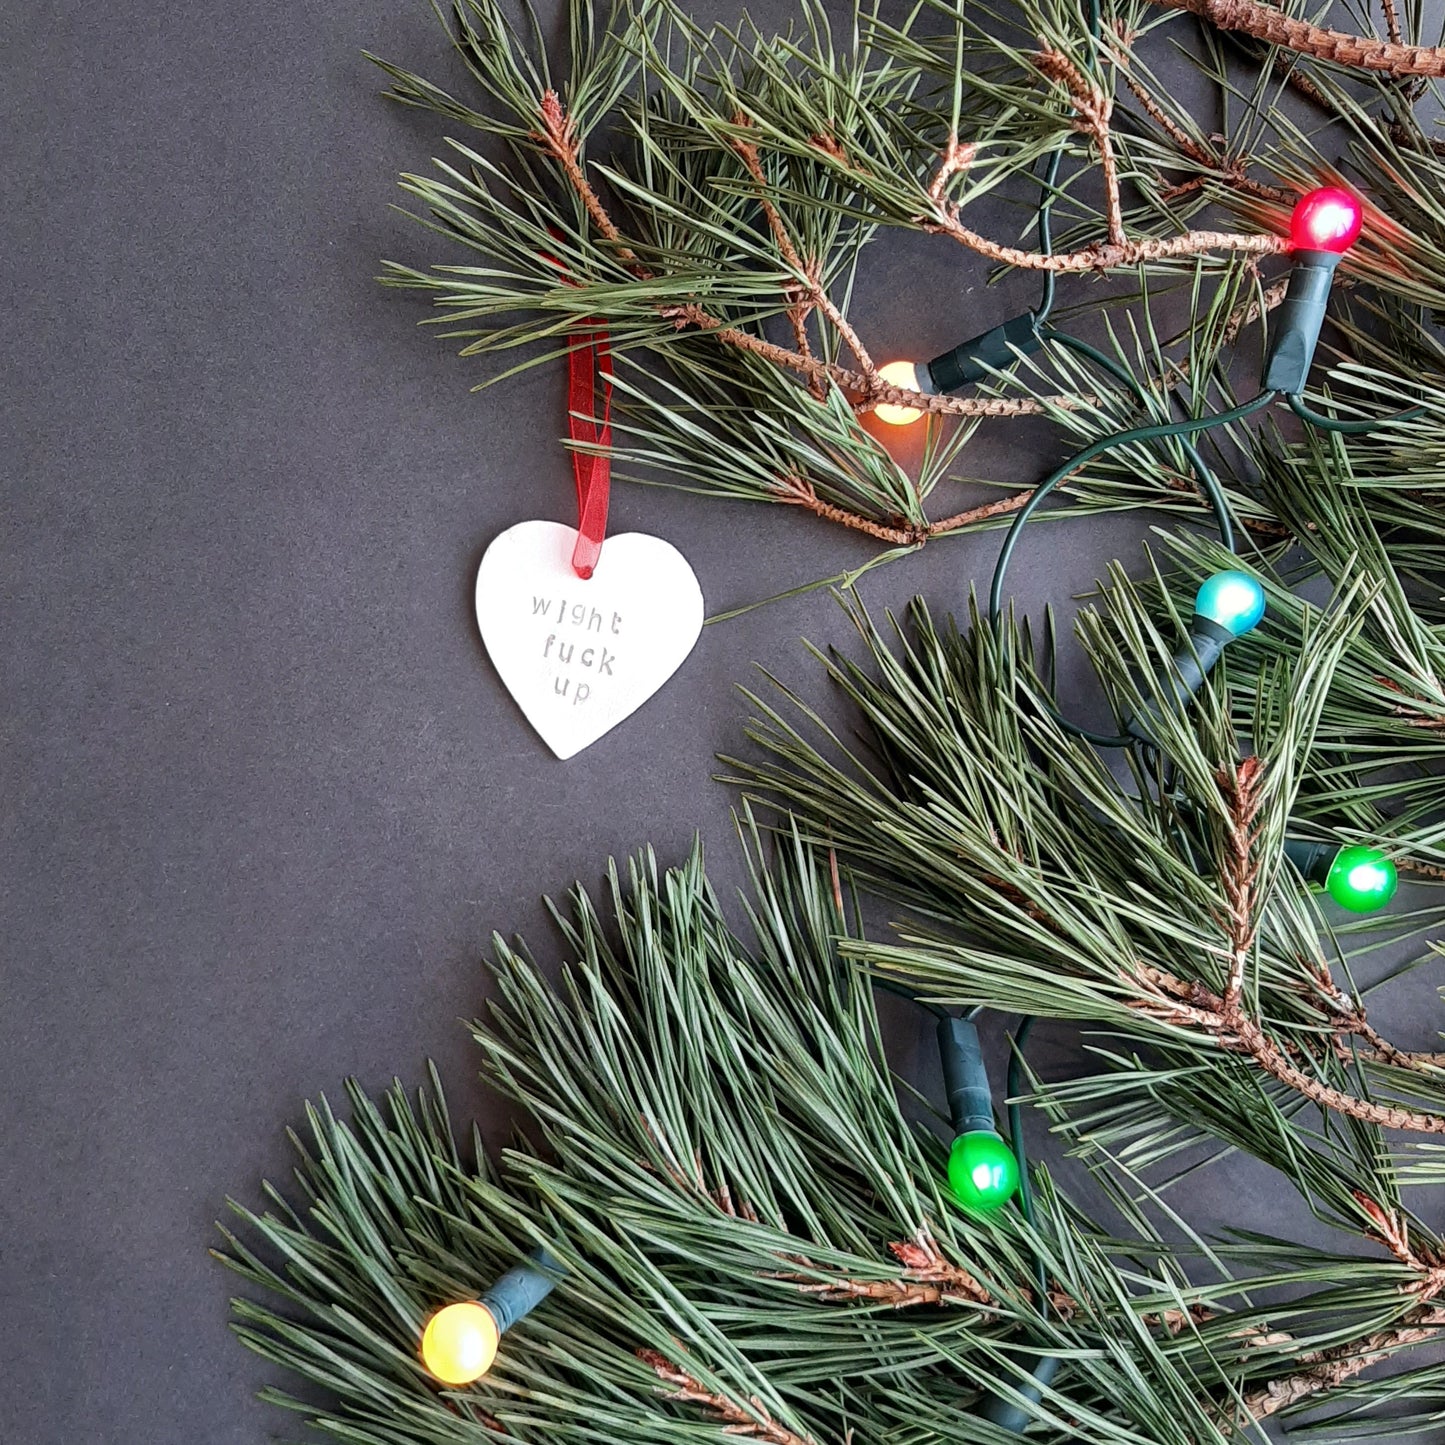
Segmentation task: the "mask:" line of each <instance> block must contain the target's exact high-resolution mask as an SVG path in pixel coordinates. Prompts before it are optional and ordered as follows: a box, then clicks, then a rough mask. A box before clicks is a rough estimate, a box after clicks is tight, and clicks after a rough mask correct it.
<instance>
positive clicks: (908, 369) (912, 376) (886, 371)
mask: <svg viewBox="0 0 1445 1445" xmlns="http://www.w3.org/2000/svg"><path fill="white" fill-rule="evenodd" d="M878 375H879V376H881V377H882V378H883V380H884V381H886V382H887V383H888V384H889V386H905V387H907V388H908V390H909V391H922V390H923V389H924V388H923V387H922V386H920V385H919V376H918V367H917V365H916V364H915V363H913V362H911V361H890V362H889V363H888V365H887V366H880V367H879V368H878ZM873 414H874V416H876V417H877V418H878V420H879V421H882V422H887V423H888V425H889V426H907V425H908V423H909V422H911V421H917V420H918V418H919V417H921V416H922V415H923V413H922V412H921V411H919V409H918V408H917V407H915V406H895V405H894V404H893V403H891V402H886V401H884V402H879V403H878V405H877V406H875V407H874V408H873Z"/></svg>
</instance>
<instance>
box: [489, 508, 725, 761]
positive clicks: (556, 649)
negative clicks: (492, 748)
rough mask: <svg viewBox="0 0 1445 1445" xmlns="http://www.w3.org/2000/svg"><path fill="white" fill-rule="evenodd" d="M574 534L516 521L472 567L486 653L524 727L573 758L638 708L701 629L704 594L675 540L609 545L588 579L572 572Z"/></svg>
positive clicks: (632, 537)
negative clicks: (477, 565)
mask: <svg viewBox="0 0 1445 1445" xmlns="http://www.w3.org/2000/svg"><path fill="white" fill-rule="evenodd" d="M576 540H577V533H576V532H575V531H574V530H573V529H572V528H571V527H567V526H563V524H562V523H561V522H543V521H535V522H518V523H517V525H516V526H515V527H508V528H507V530H506V531H505V532H503V533H502V534H501V536H499V537H497V538H496V539H495V540H494V541H493V542H492V545H491V546H490V547H488V548H487V550H486V554H485V555H484V556H483V557H482V565H481V567H480V568H479V569H478V571H477V624H478V626H480V628H481V630H482V641H483V642H484V643H485V644H486V648H487V654H488V656H490V657H491V659H492V663H493V665H494V666H495V667H496V669H497V672H498V674H499V675H500V676H501V679H502V681H503V683H505V684H506V687H507V691H508V692H510V693H511V694H512V696H513V697H514V698H515V699H516V701H517V705H518V706H519V707H520V708H521V709H522V711H523V712H524V713H525V714H526V715H527V721H528V722H530V723H531V724H532V726H533V727H534V728H536V729H537V731H538V732H539V733H540V734H541V736H542V741H543V742H545V743H546V744H547V746H548V747H549V748H551V749H552V751H553V752H554V753H556V754H557V756H558V757H559V758H570V757H571V756H572V755H573V754H574V753H580V752H581V751H582V749H583V748H585V747H589V746H590V745H591V744H592V743H595V742H596V741H597V739H598V738H600V737H601V736H602V734H603V733H605V732H608V731H609V730H610V729H612V728H614V727H616V726H617V724H618V723H620V722H621V721H622V719H623V718H625V717H628V716H630V715H631V714H632V713H634V712H636V711H637V709H638V708H639V707H641V706H642V704H643V703H645V702H646V701H647V699H648V698H650V697H651V696H652V694H653V693H655V692H656V691H657V690H658V688H660V687H661V686H662V684H663V683H665V682H666V681H667V679H668V678H670V677H671V676H672V674H673V673H674V672H676V671H677V669H678V668H679V667H680V666H681V665H682V661H683V659H684V658H685V657H686V656H687V655H688V653H689V652H691V651H692V649H693V644H694V643H695V642H696V641H697V638H698V633H699V632H701V631H702V590H701V588H699V587H698V585H697V578H696V577H695V576H694V575H693V570H692V568H691V567H689V566H688V564H687V559H686V558H685V557H684V556H683V555H682V553H681V552H679V551H678V550H677V548H676V547H674V546H673V545H672V544H671V543H670V542H664V541H663V540H662V538H661V537H649V536H646V535H645V534H644V533H642V532H624V533H622V535H621V536H617V537H608V539H607V540H606V542H605V543H604V544H603V547H602V556H601V558H600V559H599V560H598V563H597V566H596V568H595V570H594V571H593V573H592V576H591V577H589V578H588V579H587V581H585V582H584V581H582V579H581V578H580V577H578V576H577V574H576V572H574V571H573V570H572V548H573V545H574V544H575V542H576Z"/></svg>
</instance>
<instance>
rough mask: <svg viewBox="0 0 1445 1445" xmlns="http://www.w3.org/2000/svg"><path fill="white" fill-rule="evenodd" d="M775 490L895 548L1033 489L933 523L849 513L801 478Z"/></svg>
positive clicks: (986, 513) (977, 518) (1002, 510)
mask: <svg viewBox="0 0 1445 1445" xmlns="http://www.w3.org/2000/svg"><path fill="white" fill-rule="evenodd" d="M776 490H777V493H778V497H779V500H781V501H783V502H785V503H787V504H788V505H790V506H795V507H804V508H806V509H807V510H808V511H810V512H811V513H812V514H813V515H814V516H815V517H821V518H822V519H823V520H824V521H826V522H837V523H838V524H839V525H840V526H843V527H849V528H851V529H852V530H853V531H855V532H865V533H866V534H867V535H868V536H870V537H874V538H876V539H877V540H878V541H880V542H888V543H890V544H891V545H893V546H895V547H915V546H916V547H921V546H922V545H923V544H924V543H925V542H926V541H928V539H929V538H930V537H938V536H942V535H943V534H945V533H947V532H957V531H960V530H961V529H963V528H964V527H968V526H971V525H973V524H974V523H976V522H983V521H987V520H988V519H989V518H990V517H999V516H1003V515H1004V514H1006V513H1008V512H1016V511H1018V509H1019V508H1020V507H1022V506H1024V505H1025V504H1026V503H1027V502H1028V499H1029V498H1030V497H1031V496H1033V489H1032V488H1030V489H1029V490H1028V491H1026V492H1015V493H1014V494H1013V496H1011V497H1000V498H999V499H998V500H997V501H994V502H984V503H983V504H982V505H981V506H977V507H970V508H969V509H968V510H967V511H963V512H955V513H954V514H953V516H951V517H944V518H942V519H941V520H940V521H937V522H921V523H916V524H902V525H895V524H893V523H889V522H878V521H874V520H873V519H872V518H871V517H864V516H860V515H859V514H858V513H857V512H850V511H849V510H848V509H847V508H846V507H838V506H834V505H833V503H831V502H825V501H824V500H823V499H822V498H821V497H820V496H819V495H818V493H817V490H816V489H815V488H814V486H813V484H812V483H811V482H809V481H807V480H806V479H805V478H803V477H786V478H784V479H782V480H781V481H779V483H778V485H777V488H776Z"/></svg>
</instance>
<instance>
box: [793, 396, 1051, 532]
mask: <svg viewBox="0 0 1445 1445" xmlns="http://www.w3.org/2000/svg"><path fill="white" fill-rule="evenodd" d="M885 399H886V398H885ZM774 490H775V492H776V495H777V497H778V499H779V500H780V501H782V502H784V503H786V504H787V505H789V506H795V507H803V508H805V509H806V510H807V511H809V512H811V513H812V514H813V515H814V516H815V517H821V518H822V519H823V520H824V521H825V522H836V523H838V524H839V525H840V526H843V527H848V528H850V529H851V530H852V531H855V532H863V533H866V534H867V535H868V536H870V537H873V538H875V539H876V540H877V541H879V542H887V543H890V544H891V545H893V546H896V547H921V546H922V545H923V544H924V543H925V542H927V541H928V540H929V538H931V537H939V536H942V535H944V534H945V533H948V532H958V531H961V530H962V529H963V528H965V527H969V526H972V525H974V524H975V523H978V522H984V521H987V520H988V519H989V518H991V517H1001V516H1004V515H1006V514H1008V513H1009V512H1016V511H1018V510H1019V508H1020V507H1023V506H1026V505H1027V504H1028V500H1029V498H1030V497H1032V496H1033V488H1032V487H1031V488H1029V490H1028V491H1025V492H1015V493H1014V494H1013V496H1011V497H1000V498H999V499H998V500H997V501H993V502H984V503H982V504H981V505H980V506H977V507H970V508H968V509H967V510H966V511H963V512H955V513H954V514H953V515H952V516H951V517H944V518H942V519H941V520H939V521H937V522H919V523H913V524H908V525H894V524H891V523H888V522H879V521H875V520H874V519H873V518H871V517H864V516H862V515H860V514H859V513H857V512H851V511H849V510H848V509H847V508H846V507H839V506H836V505H834V504H833V503H832V502H825V501H824V500H823V499H822V498H821V497H820V496H819V495H818V492H817V489H816V488H815V487H814V486H813V484H812V483H811V482H810V481H808V480H807V479H806V478H804V477H798V476H790V477H787V478H784V479H783V480H781V481H779V482H778V484H777V486H776V487H775V489H774Z"/></svg>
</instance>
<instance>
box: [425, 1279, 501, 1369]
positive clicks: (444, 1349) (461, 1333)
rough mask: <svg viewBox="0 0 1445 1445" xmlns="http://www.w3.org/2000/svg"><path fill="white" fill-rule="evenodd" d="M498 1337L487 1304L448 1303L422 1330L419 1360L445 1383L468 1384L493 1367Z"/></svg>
mask: <svg viewBox="0 0 1445 1445" xmlns="http://www.w3.org/2000/svg"><path fill="white" fill-rule="evenodd" d="M500 1339H501V1332H500V1331H499V1330H498V1329H497V1322H496V1320H495V1319H493V1318H492V1312H491V1310H489V1309H488V1308H487V1307H486V1305H484V1304H479V1303H478V1302H477V1301H475V1300H467V1301H465V1302H463V1303H462V1304H455V1305H447V1307H446V1308H445V1309H440V1310H438V1311H437V1312H436V1313H435V1314H434V1315H433V1316H432V1317H431V1318H430V1319H429V1320H428V1321H427V1323H426V1329H425V1330H424V1331H423V1332H422V1337H421V1359H422V1363H423V1364H424V1365H425V1366H426V1367H427V1369H428V1371H430V1373H431V1374H432V1375H434V1376H435V1377H436V1378H437V1379H438V1380H440V1381H441V1382H442V1384H444V1385H470V1384H471V1383H472V1381H473V1380H480V1379H481V1378H482V1376H483V1375H485V1374H486V1373H487V1371H488V1370H490V1369H491V1368H492V1361H493V1360H495V1359H496V1358H497V1344H498V1341H499V1340H500Z"/></svg>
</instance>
